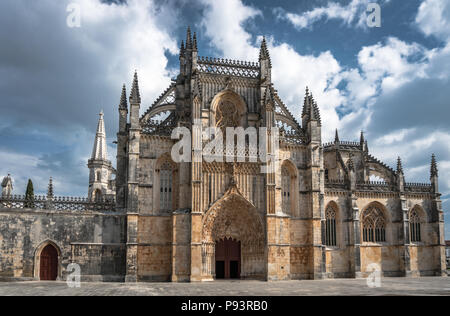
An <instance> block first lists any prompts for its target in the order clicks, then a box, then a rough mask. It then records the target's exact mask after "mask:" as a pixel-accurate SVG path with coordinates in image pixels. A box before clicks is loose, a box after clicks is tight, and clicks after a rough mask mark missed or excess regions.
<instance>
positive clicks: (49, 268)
mask: <svg viewBox="0 0 450 316" xmlns="http://www.w3.org/2000/svg"><path fill="white" fill-rule="evenodd" d="M39 265H40V266H39V279H40V280H41V281H56V279H57V277H58V251H57V250H56V248H55V247H53V246H52V245H51V244H48V245H47V246H45V247H44V249H42V252H41V255H40V260H39Z"/></svg>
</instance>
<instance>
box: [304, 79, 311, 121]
mask: <svg viewBox="0 0 450 316" xmlns="http://www.w3.org/2000/svg"><path fill="white" fill-rule="evenodd" d="M309 110H310V107H309V88H308V86H306V91H305V99H304V101H303V112H302V117H304V116H306V115H308V114H309Z"/></svg>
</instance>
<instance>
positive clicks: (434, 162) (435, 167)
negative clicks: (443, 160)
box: [430, 154, 438, 177]
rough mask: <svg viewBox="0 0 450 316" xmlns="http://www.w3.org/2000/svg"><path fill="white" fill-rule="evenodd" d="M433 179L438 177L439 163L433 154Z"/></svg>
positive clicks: (431, 171)
mask: <svg viewBox="0 0 450 316" xmlns="http://www.w3.org/2000/svg"><path fill="white" fill-rule="evenodd" d="M430 173H431V177H437V176H438V168H437V162H436V156H435V154H433V155H432V156H431V170H430Z"/></svg>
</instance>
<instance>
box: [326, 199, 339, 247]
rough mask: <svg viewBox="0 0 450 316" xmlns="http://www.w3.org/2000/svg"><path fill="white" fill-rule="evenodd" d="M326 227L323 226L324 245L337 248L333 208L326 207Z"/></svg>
mask: <svg viewBox="0 0 450 316" xmlns="http://www.w3.org/2000/svg"><path fill="white" fill-rule="evenodd" d="M325 218H326V226H325V245H327V246H330V247H334V246H337V239H336V211H335V209H334V208H333V207H331V206H329V207H327V210H326V212H325Z"/></svg>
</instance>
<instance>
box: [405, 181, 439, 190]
mask: <svg viewBox="0 0 450 316" xmlns="http://www.w3.org/2000/svg"><path fill="white" fill-rule="evenodd" d="M432 190H433V186H432V185H431V183H405V191H406V192H431V191H432Z"/></svg>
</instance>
